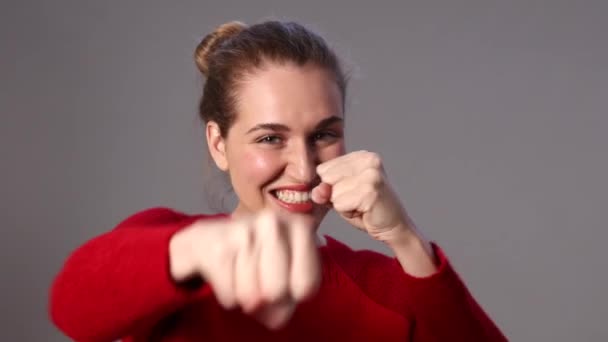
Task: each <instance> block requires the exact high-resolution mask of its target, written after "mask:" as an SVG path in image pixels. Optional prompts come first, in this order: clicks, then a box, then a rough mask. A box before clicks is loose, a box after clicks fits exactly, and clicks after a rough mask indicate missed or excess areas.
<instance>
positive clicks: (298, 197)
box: [270, 190, 310, 203]
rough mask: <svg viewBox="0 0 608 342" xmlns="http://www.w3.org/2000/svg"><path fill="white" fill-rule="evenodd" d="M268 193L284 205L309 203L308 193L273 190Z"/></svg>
mask: <svg viewBox="0 0 608 342" xmlns="http://www.w3.org/2000/svg"><path fill="white" fill-rule="evenodd" d="M270 193H272V195H273V196H274V197H276V198H277V199H279V200H280V201H283V202H285V203H306V202H309V201H310V191H296V190H273V191H271V192H270Z"/></svg>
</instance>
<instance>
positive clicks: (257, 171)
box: [239, 150, 281, 187]
mask: <svg viewBox="0 0 608 342" xmlns="http://www.w3.org/2000/svg"><path fill="white" fill-rule="evenodd" d="M239 163H240V168H239V169H240V171H241V174H242V181H243V182H245V184H248V185H250V186H252V185H254V186H256V187H259V186H261V185H263V184H265V183H267V182H269V181H271V180H272V177H273V176H274V175H276V173H277V172H278V170H279V169H280V166H281V165H280V162H279V158H278V157H277V156H276V155H275V153H272V151H260V150H257V151H254V150H252V151H246V152H245V153H243V155H242V156H241V159H240V162H239Z"/></svg>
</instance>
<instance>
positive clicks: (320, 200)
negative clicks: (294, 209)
mask: <svg viewBox="0 0 608 342" xmlns="http://www.w3.org/2000/svg"><path fill="white" fill-rule="evenodd" d="M310 195H311V199H312V201H313V202H315V203H317V204H327V203H328V202H329V201H330V200H331V185H329V184H327V183H321V184H319V185H317V186H316V187H314V188H313V189H312V191H311V193H310Z"/></svg>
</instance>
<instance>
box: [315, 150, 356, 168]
mask: <svg viewBox="0 0 608 342" xmlns="http://www.w3.org/2000/svg"><path fill="white" fill-rule="evenodd" d="M359 152H362V151H356V152H350V153H347V154H343V155H341V156H339V157H336V158H333V159H330V160H328V161H326V162H323V163H321V164H319V165H317V172H318V173H323V172H325V171H327V170H328V169H330V168H332V167H334V166H335V165H337V164H342V163H345V162H349V161H351V160H353V159H355V158H357V156H358V155H359V154H360V153H359Z"/></svg>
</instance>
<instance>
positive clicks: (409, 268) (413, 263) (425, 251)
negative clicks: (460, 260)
mask: <svg viewBox="0 0 608 342" xmlns="http://www.w3.org/2000/svg"><path fill="white" fill-rule="evenodd" d="M394 229H395V231H396V232H398V233H397V234H395V235H394V237H393V238H391V239H390V240H388V241H385V243H386V244H387V245H388V246H389V247H390V248H391V250H392V251H393V253H394V254H395V257H396V258H397V260H398V261H399V264H400V265H401V268H403V271H404V272H405V273H407V274H409V275H411V276H413V277H426V276H429V275H431V274H433V273H435V272H437V258H436V256H435V253H434V252H433V248H432V247H431V244H430V242H429V241H427V240H426V239H425V238H424V237H423V236H422V235H421V234H420V233H419V232H418V231H417V229H416V227H415V226H414V225H413V224H411V223H403V224H400V225H399V226H398V227H396V228H394Z"/></svg>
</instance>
